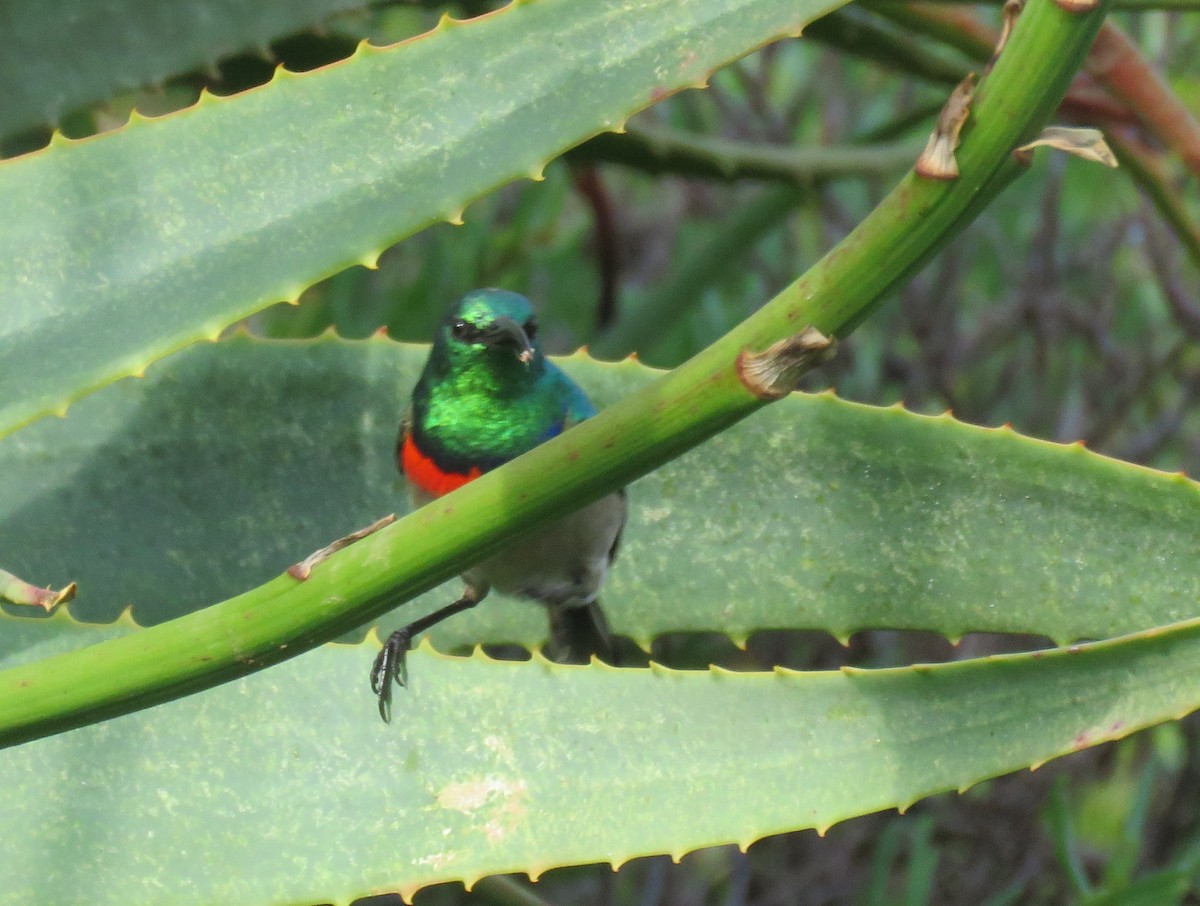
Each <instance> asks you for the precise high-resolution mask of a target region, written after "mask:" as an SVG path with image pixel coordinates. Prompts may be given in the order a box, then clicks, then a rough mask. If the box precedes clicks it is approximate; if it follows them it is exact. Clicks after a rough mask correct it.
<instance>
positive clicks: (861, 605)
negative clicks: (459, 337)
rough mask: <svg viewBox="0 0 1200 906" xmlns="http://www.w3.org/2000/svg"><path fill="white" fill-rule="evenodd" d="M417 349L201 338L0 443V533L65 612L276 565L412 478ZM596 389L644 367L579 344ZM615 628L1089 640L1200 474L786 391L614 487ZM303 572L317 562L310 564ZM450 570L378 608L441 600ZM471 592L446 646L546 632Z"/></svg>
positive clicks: (1176, 595) (230, 585) (1113, 624)
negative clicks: (54, 587) (618, 545)
mask: <svg viewBox="0 0 1200 906" xmlns="http://www.w3.org/2000/svg"><path fill="white" fill-rule="evenodd" d="M425 355H426V349H425V348H424V347H421V346H411V345H406V344H398V343H393V342H391V341H389V340H386V339H380V338H377V339H372V340H366V341H353V342H352V341H345V340H337V339H333V338H328V337H327V338H323V339H320V340H314V341H304V342H292V341H287V342H270V341H259V340H251V339H249V338H246V337H235V338H232V339H230V340H227V341H224V342H222V343H219V344H215V345H213V344H204V345H201V346H197V347H195V348H194V349H191V350H189V351H187V352H186V353H184V354H182V355H180V356H177V357H175V358H173V359H172V360H171V361H169V362H165V363H163V365H161V366H159V367H157V368H155V369H152V370H151V372H150V373H149V375H148V376H147V377H146V378H145V379H144V380H142V381H136V382H126V383H122V384H119V385H116V386H114V387H111V388H108V389H107V390H105V391H104V392H102V393H98V394H95V395H94V396H92V397H90V398H88V399H87V400H84V401H82V402H81V403H80V404H79V405H78V406H77V407H75V408H74V409H73V410H72V412H71V416H70V417H69V418H68V419H66V420H64V421H58V420H53V421H47V422H44V423H41V424H38V425H35V426H32V427H30V428H29V429H26V430H25V431H22V432H20V433H19V434H16V435H13V436H12V437H9V438H7V439H5V440H4V441H2V442H0V473H3V474H5V475H6V476H8V480H7V481H6V482H5V483H4V484H3V485H0V535H3V536H4V537H5V538H6V539H8V540H7V542H6V543H7V547H6V550H5V555H6V557H7V558H8V559H9V563H10V564H12V565H14V566H18V565H19V567H20V569H21V570H22V571H24V573H25V574H27V575H37V576H43V575H44V576H50V577H55V576H63V575H69V576H70V577H71V578H74V579H76V580H78V581H79V583H80V587H81V594H80V599H79V600H78V601H76V602H75V603H74V604H73V605H71V607H72V612H73V613H74V614H75V615H76V616H77V617H80V618H83V619H87V620H94V621H103V620H112V619H113V618H115V617H116V615H117V614H118V613H120V612H121V611H122V610H123V609H124V608H126V607H128V606H130V605H132V606H133V613H134V616H135V617H136V618H137V619H138V620H139V621H140V622H143V623H157V622H161V621H162V620H165V619H168V618H170V617H174V616H178V615H180V614H181V613H185V612H187V611H190V610H195V609H196V608H199V607H202V606H203V605H205V604H208V603H210V602H211V601H213V600H219V599H221V598H223V597H226V596H229V595H232V594H235V593H236V592H238V591H240V590H241V589H243V588H247V587H252V586H254V585H256V584H258V583H261V582H264V581H266V580H267V579H269V578H270V577H272V576H275V575H278V574H279V573H281V572H283V571H284V570H285V569H286V568H287V567H288V566H289V565H291V564H292V563H295V562H297V561H299V560H301V559H303V558H304V557H305V556H306V555H308V554H309V553H310V552H311V551H313V550H316V549H317V548H320V547H322V546H324V545H325V544H328V543H329V542H330V541H331V540H333V539H334V538H336V537H340V536H342V535H345V534H347V533H348V532H350V531H352V530H354V529H356V528H359V527H361V526H364V525H367V524H368V523H370V522H372V521H373V520H375V519H377V518H379V517H380V516H383V515H386V514H387V513H390V512H397V513H403V512H404V510H405V509H406V507H407V496H406V493H405V490H404V488H403V483H402V481H401V479H400V477H399V476H398V475H397V474H396V471H395V465H394V461H393V453H392V451H393V445H394V441H395V432H396V423H397V421H398V419H399V415H400V412H401V411H402V409H403V407H404V400H406V399H407V396H408V393H409V390H410V388H411V386H412V384H413V382H414V381H415V379H416V375H417V372H418V370H419V368H420V366H421V363H422V362H423V360H424V357H425ZM563 365H564V367H565V368H566V369H567V370H568V371H569V372H570V373H571V374H572V375H573V376H574V377H575V378H576V379H577V380H578V381H580V383H581V384H583V386H585V387H586V388H588V390H589V391H590V392H591V393H592V395H593V396H594V398H595V399H596V400H597V402H598V403H599V404H601V405H607V404H609V403H611V402H614V401H615V400H616V399H619V398H621V397H624V396H627V395H629V394H630V393H632V392H634V391H635V390H637V389H639V388H641V387H643V386H645V385H646V384H648V383H649V382H650V381H651V380H652V379H653V378H654V377H655V376H656V375H657V374H658V373H657V372H655V371H653V370H652V369H649V368H646V367H644V366H641V365H637V364H634V363H633V362H624V363H621V364H605V363H601V362H596V361H593V360H590V359H588V358H586V357H585V356H583V355H577V356H573V357H570V358H568V359H565V360H563ZM630 499H631V508H630V524H629V527H628V529H627V531H626V535H625V541H624V544H623V549H622V554H621V557H620V558H619V559H618V561H617V565H616V569H615V571H614V574H613V576H612V578H611V581H610V582H609V584H608V585H607V586H606V589H605V602H606V608H607V610H608V612H609V616H610V620H611V622H612V624H613V626H614V627H615V628H616V629H617V631H619V632H621V633H624V634H627V635H630V636H632V637H634V638H635V639H637V640H639V641H640V642H642V643H643V644H644V643H646V642H648V641H649V640H650V639H652V638H654V637H656V636H658V635H661V634H663V633H666V632H672V631H680V630H701V631H722V632H726V633H728V634H730V635H732V636H733V637H734V638H736V639H742V638H744V637H746V636H747V635H748V634H750V633H752V632H754V631H755V630H759V629H765V628H773V627H805V628H820V629H826V630H828V631H830V632H833V633H835V634H836V635H838V636H840V637H845V636H847V635H849V634H850V633H852V632H854V631H855V630H858V629H862V628H870V627H898V628H913V629H931V630H936V631H938V632H941V633H944V634H946V635H949V636H951V637H955V636H959V635H961V634H962V633H964V632H967V631H969V630H990V631H1000V632H1023V633H1025V632H1033V633H1039V634H1043V635H1048V636H1051V637H1053V638H1055V639H1058V640H1060V641H1063V642H1065V641H1071V640H1075V639H1078V638H1103V637H1109V636H1113V635H1119V634H1122V633H1127V632H1133V631H1135V630H1138V629H1144V628H1147V627H1150V626H1155V625H1160V624H1163V623H1170V622H1174V621H1176V620H1179V619H1183V618H1185V617H1189V616H1191V615H1193V614H1195V613H1196V601H1197V600H1200V568H1198V567H1197V563H1196V559H1195V552H1194V547H1193V545H1192V539H1194V538H1195V537H1196V535H1197V533H1198V532H1200V493H1198V489H1197V486H1196V485H1195V484H1194V483H1193V482H1191V481H1189V480H1187V479H1185V478H1183V477H1182V476H1179V475H1168V474H1163V473H1159V472H1154V471H1151V470H1148V469H1143V468H1138V467H1135V466H1130V465H1126V464H1124V463H1120V462H1117V461H1114V460H1110V459H1106V458H1104V457H1101V456H1097V455H1095V454H1093V453H1090V452H1088V451H1087V450H1085V449H1083V448H1082V447H1080V446H1077V445H1072V446H1061V445H1056V444H1050V443H1045V442H1042V441H1036V440H1030V439H1028V438H1025V437H1021V436H1019V435H1017V434H1015V433H1013V432H1012V431H1010V430H1007V429H998V430H996V429H983V428H976V427H972V426H969V425H965V424H962V423H959V422H956V421H954V420H953V419H952V418H950V417H949V416H940V417H936V418H929V417H922V416H917V415H913V414H911V413H908V412H905V411H903V410H901V409H898V408H890V409H878V408H873V407H868V406H861V405H855V404H852V403H847V402H844V401H841V400H838V399H836V398H834V397H832V396H829V395H821V396H815V397H814V396H806V395H801V394H796V395H793V396H792V397H790V398H788V399H786V400H783V401H781V402H779V403H777V404H775V405H774V406H771V407H768V408H767V409H765V410H763V411H761V412H760V413H758V414H757V415H756V416H755V417H754V418H752V419H750V420H748V421H746V422H744V423H742V424H740V425H738V426H736V427H734V428H731V429H730V430H729V431H726V432H724V433H722V434H721V435H719V436H718V437H716V438H714V439H713V440H711V441H709V442H708V443H707V444H705V445H704V446H702V447H700V448H699V449H697V450H695V451H693V452H691V453H689V454H687V455H685V456H683V457H682V458H680V459H679V460H677V461H675V462H674V463H671V464H669V465H667V466H665V467H663V468H662V469H660V470H658V471H656V472H654V473H651V474H650V475H648V476H646V477H645V478H643V479H641V480H639V481H638V482H636V483H635V484H634V485H633V486H632V487H631V488H630ZM318 569H320V567H318ZM456 591H457V589H456V588H455V587H454V586H453V585H451V586H444V587H442V588H440V589H436V590H434V591H432V592H430V593H428V594H426V595H424V596H423V597H421V598H420V599H418V600H417V601H416V602H414V603H412V604H409V605H406V606H405V607H404V608H403V609H402V610H400V611H399V612H397V613H396V614H394V615H392V616H391V617H390V618H389V619H388V623H387V625H388V626H392V625H395V624H396V623H398V622H399V621H401V620H404V621H407V620H408V619H411V618H413V617H415V616H416V615H417V613H419V612H421V611H427V610H432V609H434V608H435V607H436V606H438V605H439V604H444V603H448V602H449V601H450V600H452V599H453V597H454V596H455V594H456ZM545 631H546V625H545V620H544V618H543V616H542V614H541V612H540V610H539V609H538V608H536V607H532V606H529V605H527V604H516V603H512V602H506V601H503V600H502V599H499V598H497V599H496V600H494V601H493V600H489V601H488V602H486V603H485V604H484V605H483V606H482V607H480V608H477V609H476V610H475V611H473V612H471V613H469V614H464V615H462V616H460V617H457V618H456V619H454V620H452V621H449V622H447V623H444V624H442V625H441V626H439V627H438V628H437V629H436V630H435V631H434V636H433V637H434V639H435V640H436V641H437V644H438V645H439V647H445V648H450V647H455V646H462V645H471V644H474V643H477V642H498V641H516V642H520V643H524V644H526V645H535V644H538V643H540V642H541V641H542V640H543V638H544V634H545Z"/></svg>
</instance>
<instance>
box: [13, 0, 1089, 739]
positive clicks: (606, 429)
mask: <svg viewBox="0 0 1200 906" xmlns="http://www.w3.org/2000/svg"><path fill="white" fill-rule="evenodd" d="M1106 9H1107V3H1101V5H1100V7H1099V8H1098V9H1096V10H1094V11H1092V12H1090V13H1086V14H1082V15H1072V14H1070V13H1066V12H1064V11H1063V10H1061V9H1059V8H1058V7H1057V6H1055V5H1054V4H1053V3H1052V2H1051V0H1031V2H1030V4H1029V7H1028V8H1027V9H1026V11H1025V13H1024V14H1023V15H1022V16H1021V18H1020V19H1019V20H1018V22H1017V26H1016V29H1015V32H1014V34H1013V37H1012V40H1011V41H1010V42H1009V46H1008V48H1007V49H1006V50H1005V52H1004V54H1003V55H1002V56H1001V58H1000V60H999V61H998V63H997V64H996V66H995V68H994V69H993V70H992V72H991V74H990V75H989V76H988V78H987V79H986V80H985V81H984V82H983V83H982V84H981V85H980V88H979V91H978V93H977V96H976V101H975V105H974V107H973V110H972V117H971V119H970V120H969V121H968V126H967V129H966V130H965V135H964V137H963V141H962V145H961V147H960V148H959V152H958V160H959V166H960V169H961V171H962V176H961V177H960V178H959V179H958V180H956V181H954V182H947V183H942V182H933V181H929V180H922V179H920V178H919V177H916V176H915V175H913V174H911V173H910V174H909V175H908V176H906V177H905V178H904V179H902V180H901V182H900V184H899V185H898V186H897V187H896V189H895V190H893V192H892V193H891V194H890V195H889V196H888V197H887V198H886V199H884V201H883V202H882V203H881V204H880V205H879V207H877V208H876V209H875V210H874V211H873V212H872V213H871V214H870V215H869V216H868V217H867V219H866V220H864V221H863V223H862V224H861V225H860V226H859V227H858V228H857V229H855V230H854V231H853V232H852V233H851V234H850V235H849V236H847V237H846V239H845V240H843V241H842V242H841V243H839V244H838V245H837V246H836V247H835V248H834V249H833V250H832V251H830V252H829V254H827V255H826V256H825V257H824V258H823V259H822V260H821V261H820V262H818V263H817V264H816V265H815V266H814V267H813V268H812V269H811V270H810V271H809V272H808V273H807V274H805V275H804V276H803V277H801V278H800V279H799V280H797V281H796V282H795V283H793V284H792V285H791V286H789V287H788V288H787V289H785V290H784V291H783V292H782V293H780V294H779V296H777V297H776V298H775V299H774V300H772V301H771V302H770V303H768V304H767V305H766V306H765V307H763V308H762V309H761V310H760V311H759V312H758V313H757V314H755V315H754V316H752V317H751V318H749V319H748V320H747V321H745V322H744V323H742V324H741V325H739V326H738V327H737V328H736V329H734V330H733V331H731V332H730V333H728V334H727V335H726V336H725V337H723V338H722V339H720V340H718V341H717V342H716V343H714V344H712V345H711V346H709V347H708V348H707V349H705V350H703V351H702V352H701V353H699V354H698V355H696V356H695V357H694V358H692V359H691V360H690V361H688V362H686V363H685V364H683V365H681V366H680V367H679V368H677V369H675V370H674V371H672V372H670V373H668V374H665V375H663V377H661V378H660V379H659V380H658V381H656V382H654V383H653V384H651V385H649V386H647V387H645V388H644V389H642V390H641V391H639V392H637V393H635V394H632V395H631V396H629V397H627V398H626V399H624V400H622V401H620V402H618V403H617V404H616V405H614V406H612V407H610V408H609V409H607V410H605V411H604V412H602V413H601V414H600V415H598V416H596V417H595V418H592V419H588V420H587V421H585V422H583V423H582V424H580V425H578V426H577V427H575V428H573V429H572V430H570V431H568V432H566V433H564V434H563V435H561V436H560V437H557V438H555V439H554V440H551V441H549V442H548V443H546V444H543V445H542V446H540V447H538V448H537V449H536V450H533V451H532V452H530V453H529V454H526V455H525V456H522V457H520V458H518V459H516V460H514V461H513V462H511V463H508V464H507V465H505V466H503V467H501V468H499V469H496V470H495V471H493V472H489V473H488V474H486V475H484V476H483V477H481V478H479V479H477V480H475V481H473V482H471V483H470V484H468V485H466V486H465V487H463V488H460V489H459V490H457V491H455V492H454V493H452V494H450V495H448V496H446V497H443V498H441V499H440V500H438V501H436V502H435V503H433V504H430V505H429V506H425V507H423V508H421V509H420V510H417V511H416V512H414V513H412V514H410V515H409V516H407V517H406V518H404V519H402V520H400V521H399V522H397V523H395V524H394V525H391V526H388V527H387V528H385V529H383V530H381V531H379V532H377V533H375V534H374V535H371V536H369V537H367V538H364V539H363V540H362V541H359V542H358V543H357V544H354V545H352V546H350V547H348V548H346V549H345V550H343V551H340V552H338V553H337V554H335V555H333V556H332V557H330V558H329V560H327V561H326V562H324V563H322V564H321V565H320V566H319V567H317V569H315V570H314V571H313V574H312V576H311V577H310V578H309V579H308V580H307V581H305V582H299V581H297V580H295V579H293V578H291V577H290V576H288V575H286V574H285V575H281V576H279V577H277V578H275V579H273V580H272V581H270V582H267V583H266V584H264V585H262V586H259V587H258V588H254V589H251V590H249V591H247V592H244V593H243V594H241V595H238V596H237V597H234V598H231V599H229V600H227V601H224V602H222V603H220V604H216V605H214V606H212V607H209V608H206V609H204V610H201V611H197V612H196V613H193V614H189V615H188V616H185V617H181V618H179V619H176V620H172V621H170V622H168V623H163V624H160V625H158V626H154V627H151V628H149V629H145V630H142V631H140V632H136V633H132V634H130V635H128V636H125V637H122V638H118V639H113V640H110V641H107V642H103V643H101V644H98V645H93V646H91V647H89V648H84V649H81V650H79V651H74V652H70V653H68V654H64V655H59V656H57V657H53V658H48V659H45V660H42V661H39V662H37V663H33V664H28V665H23V666H17V667H13V668H10V669H8V670H5V671H3V672H2V673H0V743H3V744H6V745H13V744H16V743H19V742H24V741H27V740H31V739H36V738H38V737H41V736H46V735H49V734H51V733H56V732H62V731H64V730H67V729H71V728H73V727H78V726H83V725H85V724H89V723H94V722H96V721H99V720H103V719H105V718H108V717H114V716H116V715H119V714H125V713H128V712H130V711H133V710H136V709H138V708H143V707H148V706H150V705H153V704H157V703H160V702H164V701H168V700H170V699H173V698H178V697H180V696H183V695H187V694H190V693H192V692H198V691H200V690H201V689H207V688H210V687H212V686H215V685H217V684H218V683H222V682H227V681H229V680H231V679H234V678H236V677H239V676H244V675H246V674H248V673H251V672H253V671H256V670H260V669H262V668H263V667H267V666H269V665H271V664H274V663H278V662H279V661H282V660H285V659H287V658H290V657H294V656H296V655H297V654H300V653H302V652H304V651H307V650H308V649H310V648H313V647H315V646H317V645H319V644H321V643H322V642H326V641H329V640H331V639H334V638H336V637H337V636H339V635H340V634H341V633H343V632H346V631H348V630H350V629H352V628H353V627H356V626H361V625H362V624H364V623H367V622H369V621H371V620H373V619H376V618H377V617H379V616H380V615H382V614H383V613H385V612H386V611H388V610H390V609H392V608H393V607H396V606H397V605H399V604H401V603H403V602H405V601H407V600H409V599H410V598H412V597H413V596H415V595H417V594H419V593H420V592H422V591H425V590H426V589H429V588H432V587H433V586H435V585H437V584H438V583H440V582H443V581H445V580H447V579H449V578H451V577H452V576H453V575H455V574H456V573H458V572H459V571H460V570H461V569H462V566H463V565H464V564H465V563H468V562H470V561H472V560H477V559H479V558H480V557H481V556H483V555H486V554H487V553H489V552H491V551H495V550H496V549H498V548H500V547H502V546H503V545H504V544H505V543H506V542H511V541H512V540H513V538H514V537H517V536H519V535H520V534H521V533H528V532H530V531H532V530H534V529H535V528H536V526H537V525H538V524H541V523H543V522H544V521H545V520H546V519H548V518H550V517H552V516H555V515H557V514H561V513H562V512H563V511H564V510H568V509H571V508H573V507H578V506H581V505H583V504H584V503H586V502H588V501H590V500H595V499H597V498H599V497H601V496H603V495H604V494H607V493H610V492H611V491H612V490H613V489H614V488H618V487H621V486H622V485H624V484H626V483H628V482H629V481H632V480H633V479H635V478H637V477H638V476H640V475H644V474H646V473H647V472H649V471H650V470H651V469H654V468H656V467H657V466H659V465H661V464H662V463H664V462H667V461H668V460H670V459H672V458H674V457H675V456H678V455H679V454H680V453H682V452H684V451H685V450H688V449H689V448H691V447H693V446H695V445H696V444H698V443H700V442H701V441H703V440H705V439H707V438H708V437H711V436H712V435H713V434H715V433H717V432H718V431H720V430H722V429H724V428H726V427H728V426H729V425H731V424H733V423H734V422H736V421H738V420H740V419H742V418H744V417H746V416H747V415H749V414H750V413H752V412H754V411H755V410H756V409H758V408H760V407H761V406H762V405H764V400H762V399H761V398H759V397H757V396H755V395H754V394H752V393H751V392H750V391H749V390H747V389H746V387H745V386H743V384H742V383H741V381H740V379H739V377H738V372H737V368H736V364H735V363H736V359H737V357H738V355H739V353H740V352H741V351H742V350H744V349H746V348H750V349H764V348H765V347H767V346H769V345H771V344H772V343H774V342H776V341H778V340H780V339H781V338H784V337H790V336H793V335H795V334H797V333H798V332H800V330H801V329H802V328H803V327H805V326H806V325H810V324H811V325H813V326H815V327H816V328H817V329H819V330H821V331H823V332H825V333H830V332H834V333H842V334H844V333H845V332H846V331H847V330H848V329H849V327H848V325H849V324H850V323H851V322H852V321H853V320H854V319H856V318H859V317H861V316H862V315H863V313H864V312H865V311H867V310H869V308H870V307H871V305H872V304H873V303H874V302H875V301H876V300H877V299H878V298H879V297H880V295H881V294H882V293H884V292H885V291H886V290H887V289H888V288H889V287H891V286H892V285H893V284H894V283H895V282H896V281H897V280H899V279H901V278H902V277H903V276H904V275H905V274H907V273H909V272H910V271H911V269H912V268H913V266H914V262H917V261H919V260H921V259H922V258H923V257H925V256H927V255H928V254H929V253H930V250H931V249H933V248H936V247H937V246H938V245H939V244H941V243H943V242H944V241H945V240H946V237H947V235H948V234H949V233H950V232H951V231H952V230H953V229H954V228H955V227H956V226H957V225H958V224H960V223H961V221H962V218H963V217H964V216H966V215H967V212H969V211H971V210H972V209H973V208H975V207H978V205H979V204H980V197H981V195H982V194H985V193H987V192H988V191H990V189H989V187H990V186H994V184H995V183H994V180H995V179H996V174H997V173H998V172H1000V171H1001V170H1002V169H1003V168H1004V166H1005V164H1006V162H1007V161H1008V160H1009V159H1010V152H1011V149H1012V148H1013V147H1014V146H1015V145H1016V144H1017V143H1018V142H1019V141H1020V140H1021V139H1024V138H1026V137H1027V136H1029V135H1031V134H1033V133H1035V132H1036V131H1037V130H1038V129H1039V128H1040V127H1041V126H1042V125H1043V124H1044V122H1045V121H1046V118H1047V117H1048V116H1049V115H1050V113H1051V111H1053V110H1054V108H1055V107H1056V106H1057V104H1058V103H1059V101H1060V100H1061V98H1062V95H1063V93H1064V92H1065V91H1066V88H1067V85H1068V84H1069V82H1070V79H1071V78H1072V76H1073V75H1074V73H1075V70H1076V69H1077V68H1078V67H1079V65H1080V64H1081V62H1082V60H1083V56H1084V54H1085V53H1086V52H1087V49H1088V47H1089V46H1090V45H1091V42H1092V40H1093V38H1094V37H1095V34H1096V30H1097V29H1098V28H1099V26H1100V22H1101V21H1102V20H1103V18H1104V14H1105V12H1106ZM367 667H368V665H367V664H365V663H364V665H363V687H362V688H361V689H349V690H335V691H334V692H332V693H327V694H345V695H355V694H358V695H366V694H368V693H367V690H366V673H367Z"/></svg>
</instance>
